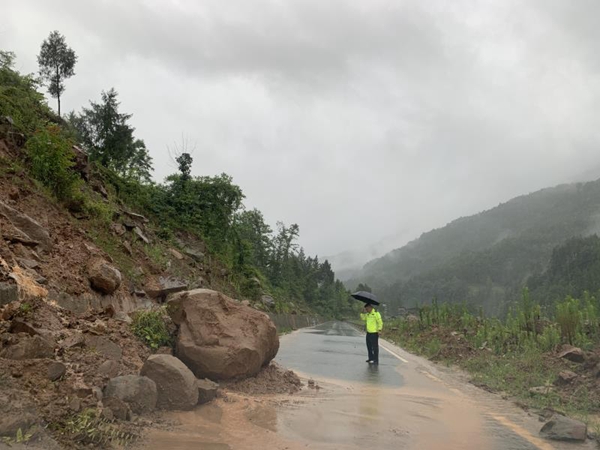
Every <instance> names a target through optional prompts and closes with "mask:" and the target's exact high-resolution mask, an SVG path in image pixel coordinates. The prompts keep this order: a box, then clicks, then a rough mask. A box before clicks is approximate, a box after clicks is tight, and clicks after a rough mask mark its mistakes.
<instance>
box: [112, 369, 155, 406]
mask: <svg viewBox="0 0 600 450" xmlns="http://www.w3.org/2000/svg"><path fill="white" fill-rule="evenodd" d="M104 397H105V398H109V397H116V398H118V399H119V400H123V401H124V402H125V403H127V404H128V405H129V407H130V408H131V410H132V411H133V412H134V413H136V414H143V413H148V412H152V411H154V409H155V408H156V400H157V390H156V383H155V382H154V381H152V380H151V379H150V378H148V377H142V376H138V375H123V376H121V377H116V378H113V379H112V380H110V381H109V382H108V385H107V386H106V390H105V391H104Z"/></svg>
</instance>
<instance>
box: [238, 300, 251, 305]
mask: <svg viewBox="0 0 600 450" xmlns="http://www.w3.org/2000/svg"><path fill="white" fill-rule="evenodd" d="M240 303H241V304H242V305H244V306H250V300H242V301H241V302H240Z"/></svg>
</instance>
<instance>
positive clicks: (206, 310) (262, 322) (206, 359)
mask: <svg viewBox="0 0 600 450" xmlns="http://www.w3.org/2000/svg"><path fill="white" fill-rule="evenodd" d="M168 310H169V313H170V314H171V317H172V319H173V322H174V323H175V324H177V325H179V333H178V336H177V343H176V349H175V355H176V356H177V357H178V358H179V359H181V360H182V361H183V362H184V363H185V364H186V365H187V366H188V367H189V368H190V369H191V370H192V372H194V374H195V375H196V376H197V377H198V378H210V379H212V380H226V379H231V378H244V377H249V376H253V375H256V374H257V373H258V372H259V371H260V369H261V367H263V366H265V365H266V364H268V363H269V361H271V360H272V359H273V358H274V357H275V355H276V354H277V350H279V338H278V336H277V329H276V328H275V325H274V324H273V322H271V319H270V318H269V316H267V315H266V314H264V313H262V312H260V311H257V310H255V309H252V308H250V307H247V306H244V305H242V304H240V303H238V302H236V301H234V300H232V299H231V298H229V297H227V296H226V295H224V294H222V293H220V292H216V291H212V290H209V289H196V290H193V291H187V292H180V293H178V294H175V295H174V297H173V298H172V299H171V300H170V301H169V303H168Z"/></svg>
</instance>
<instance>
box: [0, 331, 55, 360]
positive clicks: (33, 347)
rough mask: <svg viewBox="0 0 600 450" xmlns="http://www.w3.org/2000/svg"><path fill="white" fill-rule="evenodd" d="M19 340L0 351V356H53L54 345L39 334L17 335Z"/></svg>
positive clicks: (20, 358) (18, 358)
mask: <svg viewBox="0 0 600 450" xmlns="http://www.w3.org/2000/svg"><path fill="white" fill-rule="evenodd" d="M19 336H21V338H20V339H19V341H18V342H17V343H16V344H14V345H11V346H9V347H5V348H4V349H2V350H1V351H0V357H2V358H6V359H16V360H23V359H36V358H52V357H53V356H54V345H53V344H52V343H51V342H50V341H48V340H47V339H44V338H43V337H41V336H37V335H36V336H25V335H22V334H21V335H19Z"/></svg>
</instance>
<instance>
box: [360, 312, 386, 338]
mask: <svg viewBox="0 0 600 450" xmlns="http://www.w3.org/2000/svg"><path fill="white" fill-rule="evenodd" d="M360 318H361V320H362V321H363V322H366V328H367V333H379V332H380V331H381V330H383V320H381V314H379V311H375V310H372V311H371V312H370V313H361V314H360Z"/></svg>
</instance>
